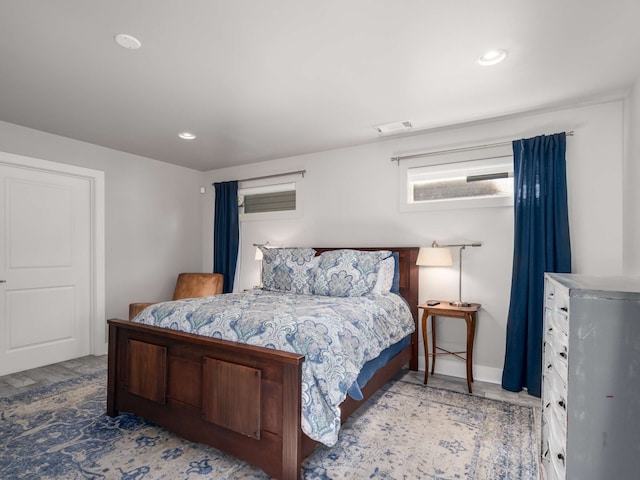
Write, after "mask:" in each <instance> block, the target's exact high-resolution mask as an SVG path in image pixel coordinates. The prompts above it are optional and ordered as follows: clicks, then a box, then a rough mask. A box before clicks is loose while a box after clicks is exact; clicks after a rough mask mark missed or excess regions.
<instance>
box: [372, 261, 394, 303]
mask: <svg viewBox="0 0 640 480" xmlns="http://www.w3.org/2000/svg"><path fill="white" fill-rule="evenodd" d="M395 267H396V260H395V258H393V257H389V258H385V259H384V260H382V261H381V262H380V267H379V268H378V278H377V279H376V284H375V285H374V286H373V289H372V290H371V293H373V294H376V295H380V294H382V293H387V292H390V291H391V287H392V286H393V275H394V271H395Z"/></svg>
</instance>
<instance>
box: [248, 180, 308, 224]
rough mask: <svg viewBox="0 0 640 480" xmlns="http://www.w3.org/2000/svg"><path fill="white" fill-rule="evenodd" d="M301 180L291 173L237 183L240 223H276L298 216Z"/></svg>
mask: <svg viewBox="0 0 640 480" xmlns="http://www.w3.org/2000/svg"><path fill="white" fill-rule="evenodd" d="M302 181H303V179H302V178H300V175H295V174H292V175H283V176H278V177H277V178H266V179H259V180H249V181H242V182H240V184H239V185H238V208H239V213H240V220H241V221H243V220H276V219H285V218H295V217H298V216H300V214H301V208H300V206H301V201H300V200H301V198H300V192H301V186H302ZM276 182H277V183H276Z"/></svg>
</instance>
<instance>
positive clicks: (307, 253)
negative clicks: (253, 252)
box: [260, 247, 316, 295]
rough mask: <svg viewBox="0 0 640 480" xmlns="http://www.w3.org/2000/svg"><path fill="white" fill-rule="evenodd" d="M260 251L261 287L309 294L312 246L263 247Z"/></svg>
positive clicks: (312, 265) (311, 271)
mask: <svg viewBox="0 0 640 480" xmlns="http://www.w3.org/2000/svg"><path fill="white" fill-rule="evenodd" d="M260 250H261V251H262V288H263V289H264V290H272V291H277V292H288V293H299V294H305V295H309V294H311V286H312V283H313V269H314V265H315V263H314V261H313V259H314V257H315V254H316V251H315V250H314V249H313V248H264V247H260Z"/></svg>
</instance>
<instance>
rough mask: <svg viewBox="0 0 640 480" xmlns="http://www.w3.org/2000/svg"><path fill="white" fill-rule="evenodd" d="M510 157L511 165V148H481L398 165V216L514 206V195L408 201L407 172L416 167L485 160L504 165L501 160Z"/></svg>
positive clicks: (403, 161)
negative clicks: (399, 214)
mask: <svg viewBox="0 0 640 480" xmlns="http://www.w3.org/2000/svg"><path fill="white" fill-rule="evenodd" d="M500 157H511V159H512V160H511V161H512V162H513V150H512V147H511V145H510V144H509V145H503V146H497V147H490V148H483V149H478V150H472V151H465V152H450V153H441V154H438V155H433V156H430V157H425V158H412V159H406V160H402V161H401V162H398V167H397V169H398V209H399V211H400V212H421V211H437V210H453V209H461V208H463V209H464V208H466V209H469V208H487V207H510V206H513V195H509V196H504V197H481V198H455V199H447V200H434V201H429V202H416V203H412V202H410V201H409V198H410V193H411V192H410V191H409V178H408V175H409V170H410V169H413V168H419V167H428V166H435V165H446V164H456V163H462V162H469V161H476V160H486V159H491V158H496V159H499V160H500V161H503V160H504V158H500Z"/></svg>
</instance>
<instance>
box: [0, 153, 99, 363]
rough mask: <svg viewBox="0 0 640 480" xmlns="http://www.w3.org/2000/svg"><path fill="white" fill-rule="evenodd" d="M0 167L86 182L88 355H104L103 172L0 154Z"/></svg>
mask: <svg viewBox="0 0 640 480" xmlns="http://www.w3.org/2000/svg"><path fill="white" fill-rule="evenodd" d="M0 164H1V165H6V166H9V167H18V168H25V169H31V170H39V171H42V172H47V173H53V174H58V175H69V176H72V177H76V178H81V179H84V180H88V181H89V188H90V197H91V208H90V216H91V218H90V225H91V237H90V245H91V247H90V248H91V253H90V256H91V258H90V269H91V272H90V282H91V285H90V287H89V292H90V297H91V298H90V299H89V300H90V320H89V321H90V352H91V354H92V355H105V354H106V353H107V338H108V335H107V322H106V320H105V190H104V172H102V171H100V170H93V169H91V168H85V167H78V166H75V165H68V164H66V163H59V162H52V161H50V160H42V159H39V158H33V157H26V156H24V155H16V154H14V153H7V152H2V151H0Z"/></svg>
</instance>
